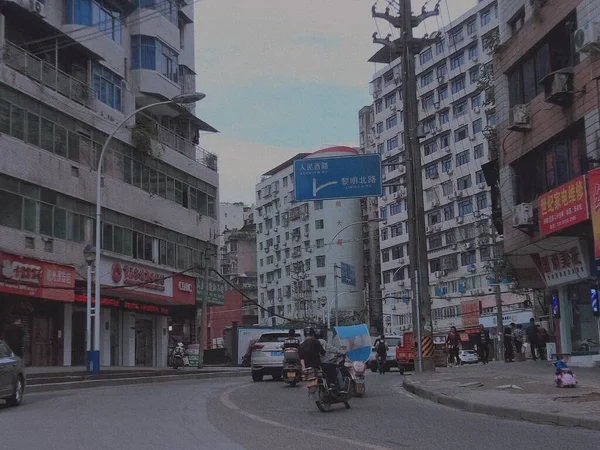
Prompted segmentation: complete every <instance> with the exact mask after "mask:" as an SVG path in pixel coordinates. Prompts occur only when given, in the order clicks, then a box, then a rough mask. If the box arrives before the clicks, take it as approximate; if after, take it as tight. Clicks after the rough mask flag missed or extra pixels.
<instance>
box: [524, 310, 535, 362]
mask: <svg viewBox="0 0 600 450" xmlns="http://www.w3.org/2000/svg"><path fill="white" fill-rule="evenodd" d="M526 333H527V340H528V341H529V347H530V348H531V358H532V359H533V360H534V361H537V357H536V356H535V349H536V348H537V346H538V334H537V327H536V326H535V320H534V319H533V317H532V318H531V319H529V325H528V326H527V330H526Z"/></svg>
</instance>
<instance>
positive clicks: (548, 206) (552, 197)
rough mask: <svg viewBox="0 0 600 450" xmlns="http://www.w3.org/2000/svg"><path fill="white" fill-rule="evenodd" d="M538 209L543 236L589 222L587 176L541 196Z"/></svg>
mask: <svg viewBox="0 0 600 450" xmlns="http://www.w3.org/2000/svg"><path fill="white" fill-rule="evenodd" d="M538 209H539V213H538V214H539V222H540V233H541V234H542V235H547V234H552V233H556V232H557V231H560V230H563V229H565V228H568V227H570V226H571V225H575V224H577V223H579V222H583V221H584V220H587V219H588V217H589V213H588V200H587V192H586V183H585V175H582V176H580V177H578V178H575V179H574V180H571V181H569V182H568V183H565V184H563V185H561V186H559V187H557V188H556V189H552V190H551V191H549V192H546V193H545V194H543V195H540V197H539V208H538Z"/></svg>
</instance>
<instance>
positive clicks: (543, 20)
mask: <svg viewBox="0 0 600 450" xmlns="http://www.w3.org/2000/svg"><path fill="white" fill-rule="evenodd" d="M499 12H500V39H499V42H498V44H499V45H498V46H497V47H496V51H495V57H494V69H495V92H496V99H497V105H496V108H497V118H498V128H497V142H498V144H497V145H498V152H497V154H496V155H495V161H494V163H495V164H496V168H498V166H499V186H500V190H501V199H502V216H503V220H504V235H505V240H504V248H505V252H506V255H507V257H508V260H509V261H510V262H511V264H512V267H513V268H514V272H515V275H516V278H517V281H518V283H519V285H520V286H521V287H530V288H540V289H545V295H544V302H543V303H544V306H545V307H546V308H545V309H546V310H547V312H546V314H550V315H553V316H554V320H553V321H552V322H554V323H553V325H554V329H555V331H556V335H557V345H558V348H559V351H562V352H567V353H572V354H573V355H577V354H578V353H579V352H584V354H586V355H588V356H577V357H575V356H574V359H575V358H577V359H587V360H588V361H587V363H588V364H589V363H591V361H589V360H590V359H592V358H595V359H597V356H595V357H592V356H589V350H590V349H591V350H592V352H593V353H597V348H594V346H593V345H592V347H590V345H588V344H587V343H589V340H591V341H593V342H598V338H599V336H598V328H597V318H596V317H595V316H594V310H593V308H592V299H593V298H592V297H593V292H594V290H597V288H598V286H597V267H595V266H597V263H595V262H594V257H596V258H597V257H598V253H597V251H596V255H594V254H593V253H594V250H593V249H594V248H595V247H594V233H593V232H592V223H591V222H592V221H591V220H589V219H588V217H589V215H588V210H589V211H591V212H592V216H593V214H594V210H595V209H596V208H597V206H596V205H597V204H598V196H597V192H598V191H597V182H596V181H595V177H596V173H597V172H595V171H593V170H594V169H596V168H597V167H598V161H599V157H600V153H599V152H600V147H599V144H598V136H599V135H600V124H599V113H598V111H599V107H600V105H599V104H598V83H599V80H600V58H598V55H599V51H600V26H599V25H598V24H599V23H600V3H599V2H597V1H594V0H547V1H536V2H529V1H524V0H520V1H519V0H511V1H504V2H500V11H499ZM588 183H589V184H588ZM588 186H589V187H588ZM586 189H587V192H586ZM588 194H589V200H588ZM595 234H596V235H597V232H596V233H595ZM597 245H598V244H596V246H597ZM596 248H598V247H596ZM595 292H597V291H595ZM578 362H580V363H581V362H583V361H578Z"/></svg>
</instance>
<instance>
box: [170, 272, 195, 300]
mask: <svg viewBox="0 0 600 450" xmlns="http://www.w3.org/2000/svg"><path fill="white" fill-rule="evenodd" d="M173 286H174V289H173V290H174V291H175V292H173V297H174V299H175V303H177V304H180V305H194V304H195V303H196V279H195V278H193V277H188V276H187V275H175V276H173Z"/></svg>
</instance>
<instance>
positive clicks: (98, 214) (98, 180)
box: [94, 100, 174, 351]
mask: <svg viewBox="0 0 600 450" xmlns="http://www.w3.org/2000/svg"><path fill="white" fill-rule="evenodd" d="M170 103H174V102H173V100H166V101H163V102H158V103H152V104H150V105H146V106H142V107H141V108H138V109H136V110H135V111H133V112H132V113H131V114H129V115H128V116H126V117H125V118H124V119H123V120H122V121H121V122H120V123H119V124H118V125H117V126H116V128H115V129H114V130H113V131H112V133H110V134H109V135H108V137H107V138H106V141H105V142H104V145H103V146H102V150H101V151H100V157H99V158H98V168H97V172H96V239H95V242H96V278H97V279H96V286H95V290H94V298H95V299H96V303H95V308H94V314H95V317H94V319H95V320H94V322H95V327H96V328H95V330H94V337H95V338H94V350H95V351H99V350H100V345H99V344H100V343H99V339H100V319H99V318H100V284H101V283H100V254H101V253H102V252H101V245H100V239H101V233H100V226H101V217H102V215H101V214H102V207H101V204H100V198H101V187H102V162H103V160H104V154H105V153H106V149H107V148H108V144H109V143H110V141H111V140H112V138H113V137H114V136H115V134H116V133H117V131H119V130H120V129H121V127H122V126H123V125H125V123H127V122H128V121H129V120H130V119H131V118H132V117H133V116H135V115H136V114H137V113H139V112H141V111H144V110H146V109H149V108H152V107H154V106H159V105H167V104H170Z"/></svg>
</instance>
